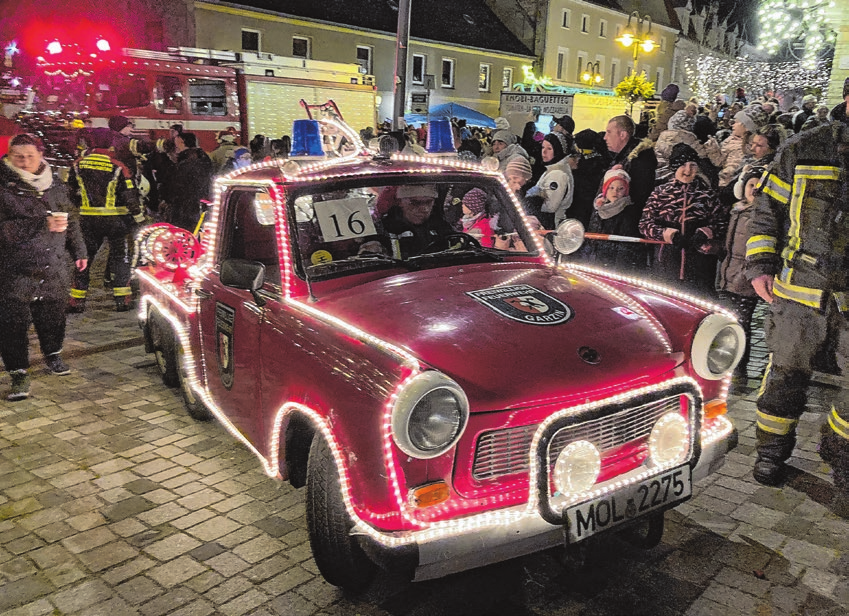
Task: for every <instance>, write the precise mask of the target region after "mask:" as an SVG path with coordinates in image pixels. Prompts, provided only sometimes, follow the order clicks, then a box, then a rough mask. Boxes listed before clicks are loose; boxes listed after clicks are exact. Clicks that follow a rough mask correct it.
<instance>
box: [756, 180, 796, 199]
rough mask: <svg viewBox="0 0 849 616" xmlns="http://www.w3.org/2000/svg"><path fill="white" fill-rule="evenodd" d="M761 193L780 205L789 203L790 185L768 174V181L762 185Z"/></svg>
mask: <svg viewBox="0 0 849 616" xmlns="http://www.w3.org/2000/svg"><path fill="white" fill-rule="evenodd" d="M761 182H763V180H761ZM763 191H764V192H765V193H766V194H768V195H769V196H770V197H772V198H773V199H775V200H776V201H779V202H781V203H787V202H788V201H790V184H788V183H787V182H785V181H784V180H782V179H781V178H779V177H777V176H775V175H774V174H770V176H769V179H768V180H767V181H766V184H764V187H763Z"/></svg>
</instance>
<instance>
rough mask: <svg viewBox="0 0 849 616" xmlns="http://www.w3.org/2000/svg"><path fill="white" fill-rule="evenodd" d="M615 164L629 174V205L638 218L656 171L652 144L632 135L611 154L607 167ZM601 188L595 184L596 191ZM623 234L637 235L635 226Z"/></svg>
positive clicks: (650, 191)
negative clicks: (617, 150) (619, 149)
mask: <svg viewBox="0 0 849 616" xmlns="http://www.w3.org/2000/svg"><path fill="white" fill-rule="evenodd" d="M616 165H621V166H622V168H623V169H624V170H625V171H627V172H628V175H630V176H631V183H630V191H629V194H630V195H631V201H633V202H634V205H632V206H631V207H633V208H634V209H636V210H637V216H636V220H639V218H640V213H641V212H642V211H643V207H644V206H645V204H646V200H647V199H648V198H649V195H650V194H651V193H652V191H653V190H654V176H655V172H656V171H657V156H656V155H655V152H654V144H653V143H652V142H651V141H649V140H648V139H645V140H643V141H640V140H639V139H637V138H636V137H632V138H631V140H630V141H629V142H628V143H626V144H625V147H624V148H622V150H621V151H619V152H618V153H616V154H614V155H613V160H612V161H611V163H610V167H609V168H610V169H612V168H613V167H615V166H616ZM601 188H602V187H601V186H600V185H599V186H597V187H596V192H601ZM625 235H634V236H636V235H638V233H637V228H636V226H635V227H634V228H633V229H631V232H630V233H626V234H625Z"/></svg>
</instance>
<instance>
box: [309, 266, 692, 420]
mask: <svg viewBox="0 0 849 616" xmlns="http://www.w3.org/2000/svg"><path fill="white" fill-rule="evenodd" d="M316 307H317V308H320V309H321V310H323V311H325V312H327V313H329V314H332V315H334V316H336V317H338V318H340V319H342V320H344V321H346V322H348V323H351V324H352V325H355V326H357V327H359V328H360V329H362V330H364V331H366V332H368V333H369V334H372V335H374V336H376V337H378V338H380V339H382V340H385V341H387V342H391V343H393V344H395V345H398V346H401V347H404V348H407V349H409V350H410V351H411V352H412V353H413V354H414V355H416V356H417V357H418V358H419V359H420V360H421V361H422V362H424V363H426V364H428V365H430V366H432V367H433V368H436V369H438V370H440V371H442V372H443V373H445V374H446V375H448V376H450V377H451V378H453V379H454V380H456V381H457V382H458V383H459V384H460V386H461V387H463V389H464V391H465V392H466V394H467V395H468V396H469V400H470V403H471V404H472V409H473V410H490V409H496V408H500V409H504V408H513V407H517V408H518V407H523V406H528V405H530V404H534V405H536V404H542V403H547V402H552V401H555V400H559V399H565V398H569V397H573V396H575V395H576V394H578V393H582V394H584V393H588V392H592V391H603V390H606V389H608V388H610V387H614V386H615V387H616V388H617V389H618V388H621V387H622V385H623V384H625V383H634V385H635V386H637V385H638V384H641V383H643V384H644V383H645V382H647V381H649V380H651V379H652V378H653V377H657V376H658V375H660V374H662V373H664V372H668V371H670V370H672V369H673V368H674V367H675V366H676V365H678V364H680V363H681V361H682V360H683V354H682V353H681V352H680V351H681V349H673V348H672V343H671V342H670V339H669V336H668V335H667V333H666V331H665V330H664V328H663V326H662V325H661V323H660V321H659V320H658V319H657V316H656V315H655V314H654V313H653V312H652V311H651V310H650V309H649V308H648V307H647V306H646V305H645V304H643V303H640V302H638V301H637V300H636V299H634V297H633V296H630V295H626V294H625V293H622V292H621V291H617V290H616V289H615V288H614V287H613V286H611V285H606V284H604V283H601V282H599V281H598V280H597V279H595V280H594V279H592V278H590V277H587V276H582V275H580V274H577V273H566V272H563V271H558V270H555V269H551V268H546V267H543V266H537V265H532V264H527V263H522V264H515V263H514V264H485V265H478V264H473V265H470V266H463V267H454V268H440V269H437V270H425V271H419V272H410V273H407V274H404V275H398V276H390V277H387V278H382V279H379V280H372V281H370V282H367V283H365V284H362V285H357V286H356V287H354V288H349V289H346V290H342V291H335V292H333V293H331V294H330V295H319V299H318V303H317V304H316ZM676 351H677V352H676Z"/></svg>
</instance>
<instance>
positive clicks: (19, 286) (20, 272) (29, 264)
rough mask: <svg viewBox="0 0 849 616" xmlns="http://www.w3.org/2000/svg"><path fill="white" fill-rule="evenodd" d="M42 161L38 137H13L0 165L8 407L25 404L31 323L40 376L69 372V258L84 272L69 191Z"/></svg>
mask: <svg viewBox="0 0 849 616" xmlns="http://www.w3.org/2000/svg"><path fill="white" fill-rule="evenodd" d="M43 155H44V144H42V142H41V141H40V140H39V139H38V138H37V137H34V136H32V135H17V136H16V137H14V138H13V139H12V141H11V143H10V147H9V154H8V155H7V156H4V157H3V158H2V160H0V332H2V334H0V356H2V358H3V364H4V366H5V367H6V370H7V371H8V372H9V373H10V375H11V377H12V389H11V391H10V392H9V394H8V395H7V396H6V398H7V400H22V399H24V398H27V397H28V396H29V386H30V379H29V374H28V372H27V371H28V369H29V338H28V336H27V330H28V329H29V326H30V323H33V324H34V325H35V331H36V333H37V334H38V341H39V343H40V345H41V352H42V354H43V356H44V360H45V363H46V364H47V369H48V370H49V371H50V372H52V373H53V374H59V375H64V374H68V373H69V372H70V369H69V368H68V366H67V365H66V364H65V363H64V362H63V361H62V359H61V358H60V357H59V353H60V352H61V351H62V344H63V342H64V340H65V308H66V307H67V305H68V293H69V291H70V288H71V272H70V267H69V263H68V253H69V252H70V253H71V255H72V258H73V259H74V261H75V263H76V266H77V268H78V269H79V270H84V269H85V268H86V266H87V264H88V262H87V255H86V249H85V243H84V242H83V236H82V232H81V230H80V223H79V218H78V217H77V214H76V212H75V211H74V207H73V205H72V204H71V199H70V195H69V193H68V188H67V186H66V185H65V184H64V183H63V182H62V181H61V180H60V179H59V178H58V177H57V176H56V175H54V174H53V171H52V169H51V168H50V165H48V164H47V163H46V162H45V161H44V156H43ZM57 214H58V215H57Z"/></svg>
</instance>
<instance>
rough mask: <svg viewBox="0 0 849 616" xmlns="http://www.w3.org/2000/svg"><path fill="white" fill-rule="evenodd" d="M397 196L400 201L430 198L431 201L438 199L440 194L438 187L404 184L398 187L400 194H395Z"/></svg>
mask: <svg viewBox="0 0 849 616" xmlns="http://www.w3.org/2000/svg"><path fill="white" fill-rule="evenodd" d="M395 196H396V197H398V198H399V199H410V198H415V197H420V198H424V197H429V198H431V199H436V197H437V196H438V193H437V191H436V186H434V185H433V184H402V185H401V186H399V187H398V192H396V193H395Z"/></svg>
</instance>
